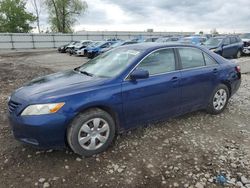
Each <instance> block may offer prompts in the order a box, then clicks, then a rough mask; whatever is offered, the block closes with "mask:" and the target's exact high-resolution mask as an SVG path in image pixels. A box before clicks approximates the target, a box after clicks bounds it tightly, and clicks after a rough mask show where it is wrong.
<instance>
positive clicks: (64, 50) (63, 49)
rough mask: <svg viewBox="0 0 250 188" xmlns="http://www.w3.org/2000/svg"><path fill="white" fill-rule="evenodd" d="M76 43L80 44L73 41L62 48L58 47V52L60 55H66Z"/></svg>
mask: <svg viewBox="0 0 250 188" xmlns="http://www.w3.org/2000/svg"><path fill="white" fill-rule="evenodd" d="M76 43H78V42H77V41H72V42H70V43H68V44H65V45H62V46H60V47H58V49H57V50H58V52H60V53H66V50H67V49H68V47H69V46H72V45H75V44H76Z"/></svg>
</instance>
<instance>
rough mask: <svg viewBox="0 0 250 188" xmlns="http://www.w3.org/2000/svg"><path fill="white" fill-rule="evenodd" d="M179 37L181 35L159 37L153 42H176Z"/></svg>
mask: <svg viewBox="0 0 250 188" xmlns="http://www.w3.org/2000/svg"><path fill="white" fill-rule="evenodd" d="M180 39H181V37H160V38H158V39H157V40H156V41H155V42H160V43H164V42H177V41H179V40H180Z"/></svg>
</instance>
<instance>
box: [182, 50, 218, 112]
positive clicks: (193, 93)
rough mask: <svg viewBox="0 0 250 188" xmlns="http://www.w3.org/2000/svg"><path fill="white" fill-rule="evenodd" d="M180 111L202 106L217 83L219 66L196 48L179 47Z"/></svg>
mask: <svg viewBox="0 0 250 188" xmlns="http://www.w3.org/2000/svg"><path fill="white" fill-rule="evenodd" d="M178 52H179V61H180V68H181V80H180V89H181V109H182V113H186V112H189V111H193V110H197V109H200V108H204V107H205V106H206V104H207V102H208V100H209V98H210V96H211V93H212V91H213V90H214V88H215V86H216V85H217V82H218V81H217V75H218V73H219V71H220V66H219V64H217V62H216V61H214V60H213V59H212V57H210V56H209V55H208V54H206V53H204V52H202V51H201V50H200V49H197V48H191V47H187V48H179V49H178Z"/></svg>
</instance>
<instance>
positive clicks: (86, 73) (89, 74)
mask: <svg viewBox="0 0 250 188" xmlns="http://www.w3.org/2000/svg"><path fill="white" fill-rule="evenodd" d="M74 70H75V71H78V72H80V73H82V74H85V75H87V76H91V77H93V76H94V74H92V73H89V72H87V71H81V70H80V67H77V68H75V69H74Z"/></svg>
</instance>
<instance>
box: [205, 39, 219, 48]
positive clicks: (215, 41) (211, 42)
mask: <svg viewBox="0 0 250 188" xmlns="http://www.w3.org/2000/svg"><path fill="white" fill-rule="evenodd" d="M222 40H223V38H210V39H208V40H207V41H206V42H204V45H205V46H218V45H219V44H220V43H221V41H222Z"/></svg>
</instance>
